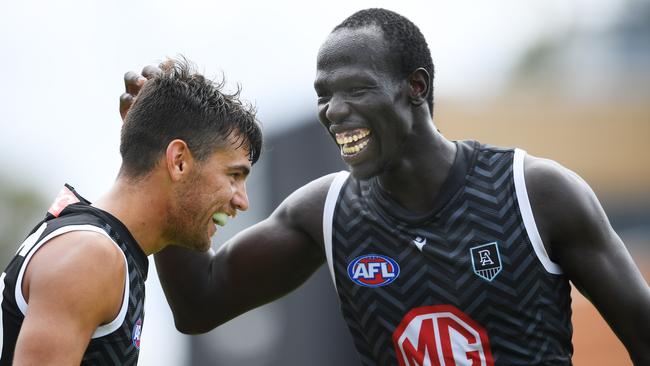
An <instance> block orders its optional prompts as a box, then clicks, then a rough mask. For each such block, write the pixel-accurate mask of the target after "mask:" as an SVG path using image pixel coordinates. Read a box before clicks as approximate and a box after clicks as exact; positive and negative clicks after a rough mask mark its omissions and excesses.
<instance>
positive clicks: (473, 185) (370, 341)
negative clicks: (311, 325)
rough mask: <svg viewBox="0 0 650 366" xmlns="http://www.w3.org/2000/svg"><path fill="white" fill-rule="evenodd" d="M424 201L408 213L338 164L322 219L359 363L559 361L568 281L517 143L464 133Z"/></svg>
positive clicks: (565, 342) (568, 330) (566, 357)
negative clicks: (544, 233)
mask: <svg viewBox="0 0 650 366" xmlns="http://www.w3.org/2000/svg"><path fill="white" fill-rule="evenodd" d="M456 144H457V147H458V149H457V153H456V158H455V161H454V164H453V166H452V168H451V171H450V174H449V177H448V178H447V180H446V181H445V183H444V184H443V187H442V188H441V191H440V193H439V195H438V197H440V199H439V200H438V201H439V202H437V204H436V207H435V208H434V209H433V210H432V211H431V212H429V213H427V214H424V215H413V214H412V213H410V212H409V211H407V210H405V209H404V208H403V207H401V206H400V205H399V204H398V203H397V202H396V201H395V200H394V199H393V198H392V197H391V196H390V195H389V194H388V193H387V192H385V191H383V190H382V188H381V187H380V185H379V183H378V181H377V180H376V179H375V178H372V179H369V180H366V181H360V180H356V179H354V178H353V177H351V176H349V174H348V173H347V172H341V173H339V174H338V175H337V177H336V178H335V179H334V182H333V183H332V185H331V186H330V190H329V193H328V197H327V200H326V203H325V210H324V215H323V216H324V218H323V231H324V235H325V236H324V239H325V249H326V256H327V261H328V265H329V268H330V273H331V274H332V278H333V280H334V284H335V286H336V290H337V291H338V295H339V302H340V307H341V312H342V314H343V317H344V318H345V320H346V322H347V324H348V327H349V330H350V332H351V333H352V336H353V338H354V340H355V346H356V348H357V351H358V354H359V356H360V358H361V363H362V364H364V365H402V366H403V365H406V366H413V365H419V366H423V365H440V366H442V365H445V366H450V365H473V366H479V365H483V366H489V365H508V366H514V365H570V364H571V356H572V353H573V346H572V344H571V334H572V326H571V298H570V285H569V282H568V280H567V278H566V276H565V275H564V274H563V273H562V270H561V269H560V268H559V266H558V265H557V264H556V263H554V262H553V261H551V260H550V258H549V256H548V254H547V253H546V250H545V248H544V245H543V243H542V240H541V238H540V235H539V232H538V231H537V228H536V226H535V220H534V217H533V214H532V210H531V206H530V202H529V200H528V195H527V193H526V184H525V180H524V175H523V171H524V170H523V164H524V156H525V152H524V151H523V150H519V149H502V148H496V147H491V146H486V145H482V144H479V143H478V142H474V141H463V142H456Z"/></svg>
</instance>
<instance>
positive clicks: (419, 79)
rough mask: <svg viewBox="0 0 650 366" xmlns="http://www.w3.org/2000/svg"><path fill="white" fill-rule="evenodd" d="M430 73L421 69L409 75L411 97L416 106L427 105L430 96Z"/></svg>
mask: <svg viewBox="0 0 650 366" xmlns="http://www.w3.org/2000/svg"><path fill="white" fill-rule="evenodd" d="M429 80H431V79H430V78H429V73H428V72H427V70H425V69H424V68H422V67H420V68H418V69H416V70H415V71H413V72H412V73H411V75H409V78H408V83H409V97H410V98H411V103H413V104H414V105H421V104H422V103H426V101H427V95H428V94H429V87H430V85H429Z"/></svg>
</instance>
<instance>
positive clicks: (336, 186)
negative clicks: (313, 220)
mask: <svg viewBox="0 0 650 366" xmlns="http://www.w3.org/2000/svg"><path fill="white" fill-rule="evenodd" d="M349 175H350V173H349V172H346V171H340V172H338V173H337V174H336V177H334V180H333V181H332V184H331V185H330V188H329V190H328V191H327V198H326V199H325V207H324V209H323V242H324V243H325V257H326V258H327V267H328V268H329V271H330V275H331V276H332V282H333V283H334V288H335V289H336V275H335V274H334V257H333V251H332V226H333V224H334V211H335V210H336V202H337V201H338V198H339V194H340V193H341V188H343V184H344V183H345V181H346V180H347V179H348V176H349Z"/></svg>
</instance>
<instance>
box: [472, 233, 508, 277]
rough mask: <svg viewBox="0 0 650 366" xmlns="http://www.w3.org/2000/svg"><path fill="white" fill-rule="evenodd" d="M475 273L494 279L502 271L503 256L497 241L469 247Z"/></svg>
mask: <svg viewBox="0 0 650 366" xmlns="http://www.w3.org/2000/svg"><path fill="white" fill-rule="evenodd" d="M469 252H470V254H471V256H472V267H474V273H476V274H477V275H478V276H479V277H481V278H484V279H486V280H488V281H492V280H493V279H494V277H496V276H497V275H498V274H499V272H501V256H500V255H499V246H498V245H497V243H496V242H492V243H487V244H483V245H479V246H476V247H473V248H470V249H469Z"/></svg>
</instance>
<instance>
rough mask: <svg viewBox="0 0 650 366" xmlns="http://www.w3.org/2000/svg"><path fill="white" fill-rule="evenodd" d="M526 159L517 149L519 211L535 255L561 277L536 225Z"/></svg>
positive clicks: (557, 266)
mask: <svg viewBox="0 0 650 366" xmlns="http://www.w3.org/2000/svg"><path fill="white" fill-rule="evenodd" d="M525 157H526V151H524V150H521V149H515V156H514V161H513V167H512V170H513V177H514V181H515V193H516V195H517V202H519V211H520V213H521V217H522V219H523V221H524V227H525V228H526V233H527V234H528V238H529V239H530V242H531V244H532V245H533V250H534V251H535V255H536V256H537V258H538V259H539V261H540V262H541V263H542V265H543V266H544V269H546V271H547V272H549V273H552V274H556V275H559V274H562V268H560V266H559V265H558V264H557V263H555V262H553V261H552V260H551V258H550V257H549V256H548V252H546V247H545V246H544V243H543V242H542V237H541V236H540V235H539V231H538V230H537V224H536V223H535V217H534V216H533V209H532V207H531V205H530V199H529V198H528V191H527V190H526V179H525V177H524V158H525Z"/></svg>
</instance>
